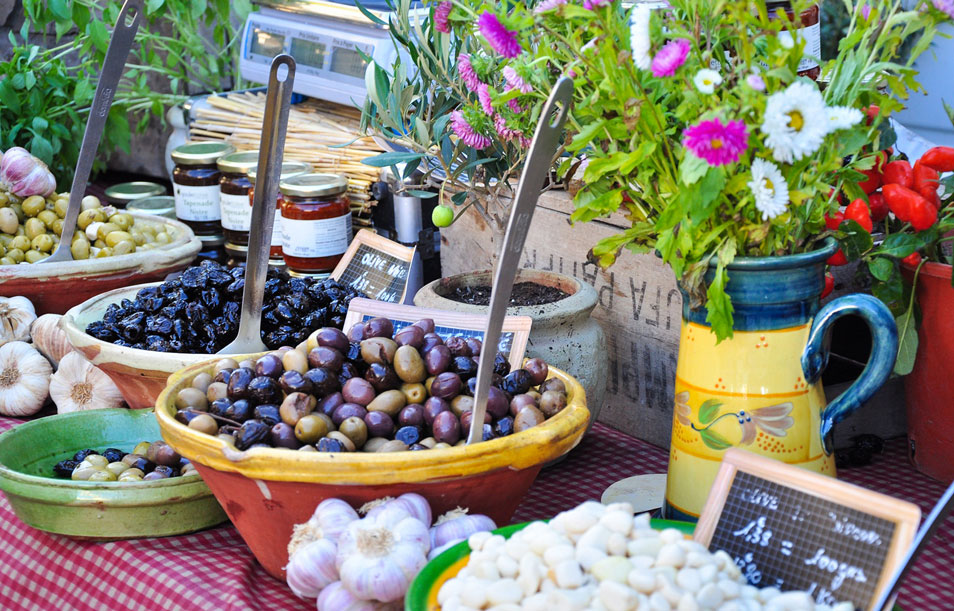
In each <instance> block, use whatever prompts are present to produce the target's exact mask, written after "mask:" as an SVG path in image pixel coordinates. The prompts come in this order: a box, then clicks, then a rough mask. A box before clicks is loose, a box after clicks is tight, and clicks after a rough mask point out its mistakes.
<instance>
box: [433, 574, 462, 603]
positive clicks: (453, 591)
mask: <svg viewBox="0 0 954 611" xmlns="http://www.w3.org/2000/svg"><path fill="white" fill-rule="evenodd" d="M462 585H463V584H462V583H461V580H460V579H457V578H456V577H455V578H452V579H448V580H447V582H446V583H445V584H444V585H443V586H441V589H440V590H439V591H438V592H437V602H438V604H440V605H441V606H442V607H443V606H445V605H446V604H447V601H448V600H450V599H451V598H458V597H459V596H460V591H461V586H462Z"/></svg>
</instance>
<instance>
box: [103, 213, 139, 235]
mask: <svg viewBox="0 0 954 611" xmlns="http://www.w3.org/2000/svg"><path fill="white" fill-rule="evenodd" d="M133 221H135V219H134V218H133V217H132V215H131V214H129V213H128V212H120V213H117V214H114V215H112V216H111V217H109V222H110V223H114V224H116V225H118V226H119V228H120V229H122V230H123V231H129V228H130V227H132V226H133Z"/></svg>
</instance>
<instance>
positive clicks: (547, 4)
mask: <svg viewBox="0 0 954 611" xmlns="http://www.w3.org/2000/svg"><path fill="white" fill-rule="evenodd" d="M562 4H566V0H543V2H541V3H540V4H538V5H537V6H536V7H535V8H534V9H533V12H534V13H536V14H538V15H539V14H540V13H545V12H547V11H552V10H553V9H555V8H556V7H558V6H560V5H562Z"/></svg>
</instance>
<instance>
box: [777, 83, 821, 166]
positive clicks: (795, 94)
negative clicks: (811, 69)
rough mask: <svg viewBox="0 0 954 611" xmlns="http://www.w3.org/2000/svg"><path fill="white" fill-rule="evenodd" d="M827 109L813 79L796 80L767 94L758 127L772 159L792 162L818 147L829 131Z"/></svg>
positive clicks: (809, 153)
mask: <svg viewBox="0 0 954 611" xmlns="http://www.w3.org/2000/svg"><path fill="white" fill-rule="evenodd" d="M826 110H827V109H826V108H825V100H824V99H823V98H822V95H821V92H819V91H818V86H817V85H815V83H810V82H806V81H797V82H795V83H793V84H791V85H789V86H788V87H787V88H786V89H785V90H784V91H779V92H778V93H773V94H772V95H771V96H769V98H768V102H767V103H766V105H765V118H764V119H763V120H762V126H761V130H762V133H763V134H765V143H766V144H767V145H768V146H769V148H771V149H772V156H773V157H774V158H775V161H784V162H785V163H792V162H793V161H797V160H799V159H801V158H803V157H805V156H806V155H811V154H812V153H814V152H815V151H817V150H818V147H819V146H821V144H822V141H823V140H824V139H825V135H826V134H827V133H828V120H827V118H826V117H827V114H826Z"/></svg>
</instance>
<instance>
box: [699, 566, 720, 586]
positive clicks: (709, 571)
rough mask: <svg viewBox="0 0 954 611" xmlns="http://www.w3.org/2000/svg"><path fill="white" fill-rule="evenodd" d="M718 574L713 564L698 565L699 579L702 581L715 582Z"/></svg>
mask: <svg viewBox="0 0 954 611" xmlns="http://www.w3.org/2000/svg"><path fill="white" fill-rule="evenodd" d="M718 574H719V569H718V568H717V567H716V565H714V564H706V565H703V566H701V567H699V579H701V580H702V583H713V584H714V583H716V577H717V576H718Z"/></svg>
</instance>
